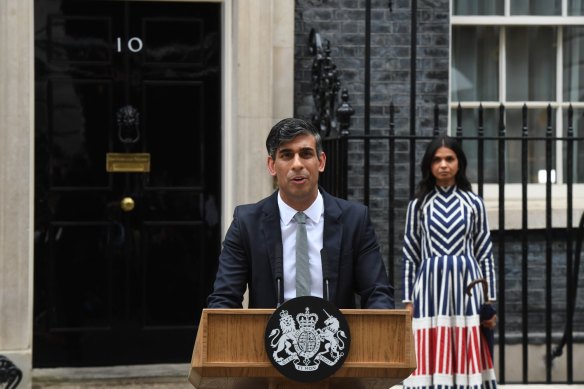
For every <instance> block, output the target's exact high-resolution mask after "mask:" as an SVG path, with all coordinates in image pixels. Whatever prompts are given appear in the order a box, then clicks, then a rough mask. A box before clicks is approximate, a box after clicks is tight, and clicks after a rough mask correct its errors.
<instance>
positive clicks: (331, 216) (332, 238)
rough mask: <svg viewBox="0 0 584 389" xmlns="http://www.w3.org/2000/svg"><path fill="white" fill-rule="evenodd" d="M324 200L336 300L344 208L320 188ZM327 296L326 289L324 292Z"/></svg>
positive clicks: (332, 298)
mask: <svg viewBox="0 0 584 389" xmlns="http://www.w3.org/2000/svg"><path fill="white" fill-rule="evenodd" d="M320 192H321V193H322V197H323V201H324V233H323V247H324V248H325V249H326V252H327V255H328V262H329V266H328V267H329V269H330V280H329V292H330V301H331V302H333V301H335V297H336V290H337V284H338V278H339V265H340V256H341V241H342V239H343V224H342V223H341V215H342V210H341V208H340V207H339V205H338V204H337V202H336V201H335V199H334V198H333V197H332V196H331V195H329V194H328V193H326V192H325V191H324V190H323V189H322V188H320ZM323 296H325V297H326V290H325V291H324V292H323Z"/></svg>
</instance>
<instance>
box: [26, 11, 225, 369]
mask: <svg viewBox="0 0 584 389" xmlns="http://www.w3.org/2000/svg"><path fill="white" fill-rule="evenodd" d="M35 33H36V35H35V57H36V67H35V71H36V76H35V81H36V92H35V105H36V140H35V146H36V175H35V247H34V248H35V302H34V344H33V350H34V353H33V363H34V366H35V367H51V366H99V365H116V364H140V363H184V362H187V361H188V360H189V359H190V356H191V352H192V347H193V344H194V339H195V334H196V329H197V324H198V321H199V316H200V313H201V309H202V308H203V306H204V304H205V299H206V297H207V295H208V294H209V292H210V290H211V287H212V282H213V279H214V274H215V270H216V260H217V256H218V252H219V249H220V225H219V220H220V214H219V210H220V209H219V206H220V171H221V166H220V162H221V154H220V116H221V115H220V79H221V77H220V70H221V65H220V58H221V55H220V54H221V48H220V42H221V39H220V5H219V4H217V3H210V4H209V3H188V2H152V1H148V2H141V1H97V0H94V1H87V0H35ZM114 153H115V154H114ZM108 154H109V155H110V157H111V158H110V159H108V157H107V155H108ZM116 155H117V156H118V157H117V161H118V163H117V164H116V163H111V162H112V161H115V160H116V159H114V158H113V157H115V156H116ZM120 155H121V157H120ZM108 161H109V162H110V164H109V165H108V163H107V162H108ZM148 161H149V162H148ZM106 165H108V166H109V167H107V166H106ZM148 165H149V166H148ZM106 167H107V168H106ZM148 167H149V168H148Z"/></svg>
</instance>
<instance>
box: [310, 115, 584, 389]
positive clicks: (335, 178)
mask: <svg viewBox="0 0 584 389" xmlns="http://www.w3.org/2000/svg"><path fill="white" fill-rule="evenodd" d="M434 112H435V114H434V129H433V131H432V134H431V135H416V134H412V133H411V132H408V131H407V129H405V131H403V132H406V133H408V134H407V135H405V134H402V131H400V133H399V134H398V133H397V132H396V128H395V124H394V123H395V109H394V107H393V104H392V105H391V106H390V107H389V123H388V129H387V132H386V133H385V134H382V135H371V134H369V133H367V132H366V133H365V134H360V135H354V134H351V133H350V132H349V131H348V130H347V131H344V132H343V133H342V134H340V132H339V134H336V135H335V134H333V136H329V137H326V138H325V140H324V147H325V150H326V151H327V157H328V158H327V169H326V171H325V173H324V174H323V176H322V177H321V183H322V185H323V186H324V187H325V188H326V189H327V191H329V192H330V193H332V194H335V195H337V196H339V197H343V198H347V197H348V194H349V191H350V189H351V187H352V186H354V185H355V183H354V177H350V172H352V171H355V170H359V171H360V172H362V176H360V177H358V178H359V179H362V183H361V184H360V185H361V186H362V188H363V190H362V200H363V202H364V203H365V204H366V205H369V203H370V185H371V176H372V170H371V166H370V164H371V160H372V158H371V157H370V156H369V153H370V152H371V147H370V146H371V145H373V144H375V143H377V144H380V143H383V144H384V145H385V144H386V145H387V148H386V151H385V153H386V158H383V160H384V161H385V160H386V161H387V166H386V169H385V172H384V174H387V180H386V182H387V192H386V193H387V198H388V201H387V204H388V207H387V215H383V216H380V215H376V217H377V218H380V217H381V218H383V219H384V220H385V221H386V224H387V236H386V237H385V238H386V239H385V240H386V242H387V245H388V250H387V252H388V266H389V269H393V270H394V271H390V281H391V282H392V283H393V284H394V285H396V282H395V281H396V280H395V276H394V275H395V274H401V272H399V271H395V269H396V268H397V269H399V266H398V267H396V263H395V262H396V261H395V258H399V253H400V252H401V237H400V233H401V231H402V227H403V226H401V225H399V223H403V220H399V219H396V211H397V210H398V207H402V206H403V204H405V202H407V201H408V200H409V199H411V198H412V197H413V194H414V192H415V185H416V176H415V171H416V169H417V166H418V160H417V155H416V152H415V150H416V149H417V147H418V146H423V145H424V144H425V143H426V142H428V141H429V140H430V139H432V138H433V137H434V136H436V135H438V132H439V130H438V128H439V126H438V122H439V118H438V112H439V110H438V107H436V108H435V110H434ZM477 113H478V123H476V127H474V128H476V131H475V134H473V135H464V134H465V132H463V126H462V123H461V116H462V115H461V108H460V106H459V107H458V108H457V110H456V118H457V121H458V122H457V123H456V130H455V131H454V132H455V133H454V134H451V135H453V136H455V137H457V138H458V140H459V141H460V142H461V143H462V144H463V147H464V148H465V152H466V154H467V155H468V154H469V153H472V154H475V153H476V164H477V167H476V182H475V184H476V188H477V192H478V194H479V195H480V196H481V197H483V196H484V188H485V185H486V184H487V183H486V182H485V170H486V169H488V167H486V166H485V163H484V155H485V150H486V148H495V149H496V150H497V156H498V161H497V170H498V174H497V180H496V182H494V183H488V184H491V185H495V186H496V187H497V190H498V227H497V228H496V229H494V230H493V231H492V233H493V237H494V250H495V256H496V258H497V259H496V261H497V277H498V279H497V287H498V303H497V304H498V312H499V313H498V319H499V320H498V327H497V328H498V329H497V331H498V332H497V339H496V342H497V345H498V353H497V355H495V357H496V358H495V362H496V363H498V366H499V375H498V380H499V382H500V383H503V384H504V383H511V382H507V379H506V371H505V367H506V360H505V358H506V345H507V344H508V343H509V339H510V336H508V334H507V333H506V328H507V326H508V325H507V324H508V323H507V315H506V313H507V312H508V307H516V306H519V307H520V309H519V310H520V313H516V312H513V314H517V315H519V317H520V319H519V322H520V331H519V339H518V341H519V342H520V343H521V350H522V366H521V375H522V378H521V380H520V382H522V383H535V382H532V381H530V378H529V377H530V372H529V368H528V366H529V358H530V355H529V350H528V347H529V346H530V342H531V341H532V338H533V336H530V327H532V325H533V324H539V323H534V319H533V317H532V316H531V313H530V312H529V309H530V302H529V301H528V296H529V292H530V278H529V277H530V270H531V269H530V258H529V257H530V252H529V243H530V236H532V235H533V232H534V231H533V229H532V228H530V225H529V216H530V208H529V201H530V196H529V195H528V185H529V179H528V168H529V165H530V163H532V161H530V160H529V159H528V156H529V152H528V150H529V149H530V147H531V146H532V145H533V144H535V143H543V145H544V148H545V157H544V159H545V180H544V182H545V183H544V184H542V185H545V210H544V212H545V226H544V227H543V231H544V233H543V236H544V238H543V240H544V242H542V244H543V246H544V248H545V250H544V251H545V254H544V261H543V262H544V264H543V267H544V273H545V274H544V275H543V276H544V277H545V288H544V294H545V298H544V299H545V301H544V304H543V305H544V308H543V311H544V315H543V318H544V319H543V321H544V323H543V327H544V328H545V331H544V334H543V336H542V338H543V339H542V340H541V341H542V342H543V343H545V370H546V371H545V383H548V384H549V383H568V384H572V383H577V382H578V381H575V380H574V352H573V346H574V342H575V340H574V336H573V334H574V327H573V319H574V313H575V308H576V302H577V301H576V296H577V287H578V276H579V263H580V256H581V253H582V238H583V235H584V214H583V215H582V219H581V220H580V224H579V227H574V225H575V224H574V220H573V210H574V185H575V182H574V167H575V166H574V159H575V156H576V155H575V150H576V148H578V150H580V151H581V150H582V149H583V148H584V137H582V136H581V135H580V136H576V134H575V132H574V126H573V119H574V110H573V109H572V106H570V107H569V108H568V115H567V118H568V125H567V130H566V131H565V136H557V134H556V132H555V131H554V128H553V125H552V116H553V113H552V109H551V106H550V105H548V107H547V109H546V115H547V118H546V119H547V125H546V130H545V136H533V135H531V134H530V131H529V126H528V121H527V117H528V115H527V106H526V105H524V106H523V108H522V127H521V132H520V133H521V135H520V136H509V135H508V133H507V129H506V126H505V123H506V120H505V118H506V110H505V107H504V106H503V105H501V106H500V107H499V109H498V115H499V117H498V128H497V129H496V132H495V133H496V135H494V136H487V135H486V132H485V123H484V121H483V116H484V115H483V107H482V106H480V107H479V108H478V112H477ZM466 133H467V134H468V132H466ZM489 133H493V131H489ZM469 141H472V142H469ZM468 143H472V145H473V150H469V145H468ZM511 143H519V145H520V147H519V150H520V153H521V155H520V164H521V167H520V169H521V182H520V183H518V184H519V185H520V188H521V196H520V202H521V207H520V208H521V210H520V214H521V222H520V227H519V230H515V233H516V234H518V235H519V241H520V243H519V245H520V247H521V249H520V255H519V259H518V261H519V262H520V266H519V267H520V269H514V271H516V272H519V274H520V285H521V286H520V289H521V290H520V293H519V294H518V295H519V296H520V297H519V298H518V300H519V301H511V300H508V298H507V293H506V292H508V291H507V290H506V288H507V286H506V269H509V267H510V266H511V265H510V263H511V262H512V261H511V260H510V258H508V251H509V250H508V247H507V243H508V242H507V237H506V235H507V233H508V232H509V229H508V228H507V225H506V220H505V217H506V214H507V212H506V211H507V210H506V202H505V198H506V188H507V184H508V180H507V173H508V167H507V165H508V161H507V159H508V153H506V149H507V147H508V146H509V144H511ZM558 145H561V146H562V147H563V148H564V150H565V159H564V161H563V162H564V164H565V168H564V174H563V177H564V178H563V184H562V185H564V186H565V189H566V190H565V193H566V197H565V206H566V209H565V211H566V214H565V217H566V224H565V226H561V227H558V226H553V225H552V187H553V186H554V185H558V184H555V183H553V181H554V180H553V177H552V172H553V156H554V150H555V148H556V147H558ZM351 150H358V151H357V152H358V153H365V154H367V155H363V157H362V159H359V162H360V163H362V166H360V167H359V168H358V169H357V168H356V167H355V166H354V165H353V164H352V163H353V162H352V160H351V158H350V152H351ZM398 150H402V151H401V154H403V155H405V154H408V158H407V160H405V161H404V158H401V156H402V155H401V154H400V158H399V161H396V154H397V152H398ZM403 150H406V153H404V152H403ZM377 152H379V151H378V150H377ZM580 158H582V157H581V154H580ZM404 164H405V165H406V166H407V167H406V168H402V169H400V173H397V172H396V166H398V165H400V166H402V167H403V165H404ZM408 167H409V169H408ZM408 171H409V174H407V172H408ZM375 174H379V171H378V170H376V172H375ZM396 180H399V185H398V183H397V182H396ZM404 183H407V184H404ZM404 185H405V187H406V188H407V189H406V190H405V194H404V190H403V189H404ZM404 196H405V197H407V198H403V197H404ZM398 200H400V201H398ZM581 206H582V204H580V207H581ZM558 230H560V232H561V233H560V234H559V235H560V236H561V239H563V242H564V245H565V269H566V270H565V291H564V293H565V302H566V303H565V307H564V308H563V310H564V312H563V314H562V317H563V319H564V320H565V327H564V329H563V336H561V339H559V340H558V336H557V334H552V321H553V319H554V317H552V306H553V301H552V274H553V268H554V262H553V261H554V258H557V256H558V253H554V242H553V240H554V236H557V235H558V234H557V233H555V234H554V231H555V232H557V231H558ZM561 255H562V256H563V255H564V253H561ZM398 261H399V260H398ZM398 265H399V263H398ZM513 266H516V265H513ZM516 267H517V266H516ZM531 276H533V274H531ZM582 330H583V329H582V328H580V331H582ZM556 332H557V331H556ZM530 339H531V340H530ZM554 342H557V344H556V347H555V348H554V347H553V343H554ZM564 348H565V353H566V354H565V355H566V363H567V366H566V377H565V380H561V379H560V380H558V379H555V378H554V379H552V362H553V360H554V358H555V357H557V356H559V355H561V354H562V353H563V352H564Z"/></svg>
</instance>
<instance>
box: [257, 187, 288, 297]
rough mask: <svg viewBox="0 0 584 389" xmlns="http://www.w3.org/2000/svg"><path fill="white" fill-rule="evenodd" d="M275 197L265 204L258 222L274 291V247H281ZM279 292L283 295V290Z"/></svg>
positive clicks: (275, 287)
mask: <svg viewBox="0 0 584 389" xmlns="http://www.w3.org/2000/svg"><path fill="white" fill-rule="evenodd" d="M277 196H278V192H277V191H276V192H274V194H272V195H271V196H270V197H269V199H268V201H266V202H265V204H264V207H263V209H262V211H263V214H262V219H261V221H260V232H261V236H262V237H263V239H264V243H265V247H266V251H267V255H268V259H269V261H270V268H271V269H272V275H271V276H272V281H273V283H274V290H277V283H276V278H275V276H274V275H275V274H276V247H277V245H278V243H279V244H280V247H282V230H281V228H280V210H279V209H278V200H277ZM280 254H281V253H280ZM282 285H283V283H282ZM281 292H282V293H283V289H282V291H281Z"/></svg>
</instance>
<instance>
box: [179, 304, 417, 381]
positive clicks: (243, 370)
mask: <svg viewBox="0 0 584 389" xmlns="http://www.w3.org/2000/svg"><path fill="white" fill-rule="evenodd" d="M272 312H274V310H273V309H204V310H203V315H202V316H201V322H200V324H199V330H198V332H197V340H196V342H195V348H194V350H193V359H192V361H191V371H190V374H189V382H190V383H191V384H192V385H193V386H194V387H195V388H197V389H210V388H212V389H219V388H221V389H231V388H233V389H248V388H249V389H262V388H267V389H301V388H302V389H308V388H315V389H316V388H325V389H326V388H330V389H333V388H347V389H348V388H350V389H359V388H367V389H377V388H379V389H388V388H390V387H391V386H393V385H395V384H398V383H399V382H401V381H402V380H403V379H404V378H406V377H407V376H409V375H410V373H411V372H412V371H413V370H414V369H415V368H416V357H415V352H414V340H413V336H412V323H411V317H410V314H409V313H408V311H407V310H405V309H395V310H393V309H391V310H390V309H379V310H377V309H341V312H342V313H343V315H344V316H345V318H346V319H347V322H348V324H349V328H350V331H351V348H350V350H349V355H348V356H347V359H346V360H345V363H344V364H343V366H342V367H341V368H340V369H339V370H337V371H336V372H335V373H334V374H333V375H332V376H331V377H329V378H327V379H325V380H323V381H319V382H315V383H303V382H295V381H291V380H289V379H288V378H286V377H284V376H283V375H282V374H280V372H279V371H278V370H276V368H275V367H274V366H273V365H272V363H271V362H270V360H269V359H268V356H267V354H266V349H265V346H264V335H265V328H266V325H267V323H268V320H269V318H270V315H271V314H272Z"/></svg>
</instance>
